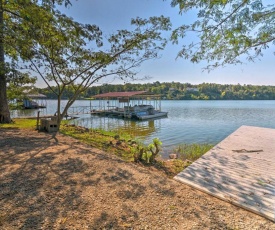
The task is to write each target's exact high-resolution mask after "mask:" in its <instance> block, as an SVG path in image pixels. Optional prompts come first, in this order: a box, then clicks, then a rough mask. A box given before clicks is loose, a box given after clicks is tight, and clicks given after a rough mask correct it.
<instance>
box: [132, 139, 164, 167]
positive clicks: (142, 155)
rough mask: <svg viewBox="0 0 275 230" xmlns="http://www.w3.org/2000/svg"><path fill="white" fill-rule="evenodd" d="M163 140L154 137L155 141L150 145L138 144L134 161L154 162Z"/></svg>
mask: <svg viewBox="0 0 275 230" xmlns="http://www.w3.org/2000/svg"><path fill="white" fill-rule="evenodd" d="M161 145H162V142H161V141H160V140H159V139H158V138H154V139H153V142H152V143H151V144H149V145H148V146H145V147H144V146H141V145H138V147H137V149H136V151H135V153H134V161H135V162H138V161H145V162H146V163H154V162H155V161H156V157H157V156H158V154H159V152H160V150H161Z"/></svg>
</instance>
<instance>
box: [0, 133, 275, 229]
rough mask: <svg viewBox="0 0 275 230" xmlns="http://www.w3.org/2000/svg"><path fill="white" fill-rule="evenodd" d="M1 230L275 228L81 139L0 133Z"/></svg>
mask: <svg viewBox="0 0 275 230" xmlns="http://www.w3.org/2000/svg"><path fill="white" fill-rule="evenodd" d="M0 229H198V230H201V229H275V223H273V222H271V221H269V220H266V219H264V218H263V217H260V216H257V215H255V214H253V213H251V212H248V211H245V210H243V209H241V208H238V207H236V206H234V205H231V204H229V203H227V202H224V201H221V200H219V199H217V198H214V197H212V196H209V195H207V194H204V193H202V192H199V191H197V190H195V189H192V188H191V187H188V186H186V185H183V184H181V183H179V182H176V181H174V180H172V179H169V178H167V177H166V176H165V175H164V174H163V173H162V172H160V171H158V170H156V169H154V168H146V167H144V166H141V165H136V164H132V163H126V162H123V161H122V160H120V159H119V158H118V157H116V156H114V155H112V154H110V153H105V152H102V151H100V150H98V149H94V148H92V147H91V146H88V145H84V144H81V143H80V142H79V141H77V140H75V139H73V138H70V137H66V136H63V135H57V137H56V138H55V139H53V138H52V136H51V135H50V134H47V133H38V132H37V131H31V130H19V129H0Z"/></svg>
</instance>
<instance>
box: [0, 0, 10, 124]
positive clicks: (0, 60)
mask: <svg viewBox="0 0 275 230" xmlns="http://www.w3.org/2000/svg"><path fill="white" fill-rule="evenodd" d="M2 4H3V1H0V123H10V122H11V117H10V111H9V106H8V100H7V80H6V72H5V54H4V35H3V26H4V19H3V5H2Z"/></svg>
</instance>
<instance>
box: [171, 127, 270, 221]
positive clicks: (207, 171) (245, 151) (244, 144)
mask: <svg viewBox="0 0 275 230" xmlns="http://www.w3.org/2000/svg"><path fill="white" fill-rule="evenodd" d="M174 179H176V180H177V181H180V182H182V183H184V184H187V185H189V186H192V187H194V188H196V189H198V190H201V191H203V192H206V193H208V194H210V195H213V196H215V197H218V198H220V199H222V200H225V201H228V202H230V203H232V204H235V205H237V206H239V207H242V208H244V209H247V210H249V211H252V212H254V213H256V214H259V215H261V216H264V217H266V218H268V219H270V220H272V221H275V129H269V128H260V127H251V126H241V127H240V128H239V129H238V130H236V131H235V132H234V133H232V134H231V135H229V136H228V137H227V138H226V139H224V140H223V141H222V142H220V143H219V144H218V145H216V146H215V147H214V148H212V149H211V150H209V151H208V152H207V153H205V154H204V155H203V156H202V157H201V158H200V159H198V160H197V161H195V162H193V163H192V164H191V165H190V166H189V167H187V168H186V169H185V170H183V171H182V172H181V173H179V174H178V175H177V176H175V177H174Z"/></svg>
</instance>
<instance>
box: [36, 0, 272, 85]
mask: <svg viewBox="0 0 275 230" xmlns="http://www.w3.org/2000/svg"><path fill="white" fill-rule="evenodd" d="M170 2H171V1H170V0H164V1H162V0H78V1H75V0H72V6H71V7H69V8H68V9H62V10H64V12H65V13H66V14H67V15H69V16H71V17H73V18H74V19H75V20H76V21H79V22H81V23H89V24H96V25H98V26H99V27H100V29H101V30H102V31H103V34H111V33H114V32H116V30H119V29H130V22H131V18H136V17H141V18H148V17H150V16H160V15H164V16H166V17H170V19H171V22H172V25H173V28H176V27H177V26H179V25H182V24H183V23H187V22H190V20H192V19H194V18H195V17H196V14H195V13H192V12H190V13H188V14H187V15H180V14H179V10H178V8H173V7H171V6H170ZM167 36H168V35H167ZM182 42H184V41H182ZM272 48H273V49H274V46H273V47H272ZM272 48H270V49H269V50H266V51H265V52H264V56H263V57H261V59H260V60H256V61H255V62H245V63H244V64H239V65H227V66H225V67H220V68H217V69H215V70H212V71H211V72H208V71H203V68H204V67H206V63H199V64H193V63H191V62H190V61H189V60H185V59H182V58H176V57H177V53H178V51H179V50H180V46H175V45H172V44H171V43H170V44H168V45H167V46H166V48H165V49H164V50H163V51H162V52H160V55H161V58H160V59H156V60H149V61H147V62H144V63H143V64H142V65H141V67H140V68H139V69H138V75H137V76H138V77H140V78H142V77H144V76H149V77H150V79H149V80H147V81H143V82H141V83H147V82H155V81H159V82H172V81H174V82H181V83H186V82H188V83H191V84H199V83H203V82H208V83H218V84H238V83H239V84H242V85H243V84H252V85H275V62H274V57H275V56H274V54H273V52H274V50H272ZM37 83H38V84H37V85H38V86H40V87H45V84H44V83H43V81H42V80H41V79H39V80H38V82H37ZM106 83H121V82H106Z"/></svg>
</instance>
